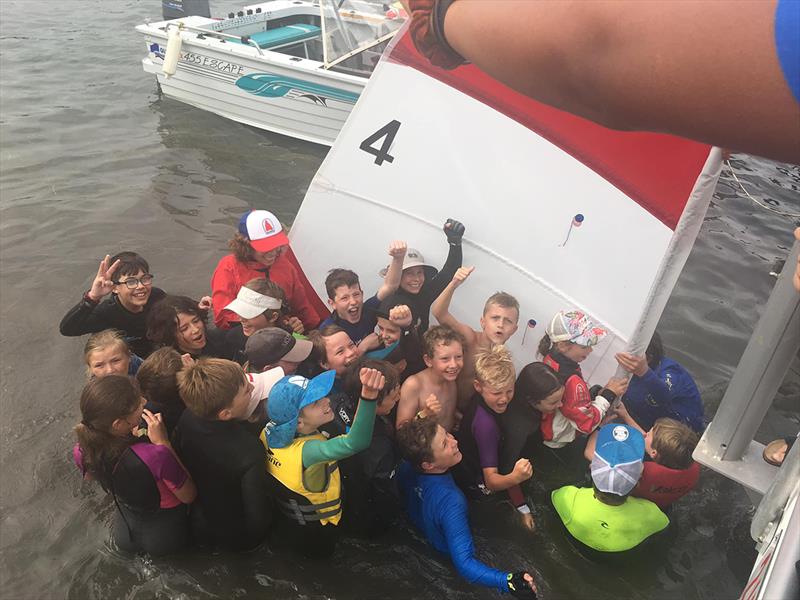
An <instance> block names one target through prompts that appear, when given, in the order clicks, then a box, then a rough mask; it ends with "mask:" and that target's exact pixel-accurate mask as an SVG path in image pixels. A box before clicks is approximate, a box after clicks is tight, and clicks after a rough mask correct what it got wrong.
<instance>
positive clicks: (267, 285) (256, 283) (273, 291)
mask: <svg viewBox="0 0 800 600" xmlns="http://www.w3.org/2000/svg"><path fill="white" fill-rule="evenodd" d="M244 287H246V288H247V289H249V290H253V291H254V292H256V293H258V294H261V295H262V296H269V297H270V298H275V299H276V300H280V301H281V307H280V308H278V309H274V308H268V309H267V310H265V311H264V312H263V313H261V314H262V315H264V316H265V317H266V318H267V321H270V322H271V321H272V318H273V317H274V316H275V315H276V314H277V315H278V319H280V317H282V316H284V315H285V314H288V312H289V308H288V306H286V292H284V291H283V288H282V287H281V286H279V285H278V284H277V283H275V282H274V281H271V280H269V279H266V278H264V277H257V278H255V279H251V280H250V281H248V282H247V283H245V284H244Z"/></svg>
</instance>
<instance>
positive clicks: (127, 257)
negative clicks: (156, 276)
mask: <svg viewBox="0 0 800 600" xmlns="http://www.w3.org/2000/svg"><path fill="white" fill-rule="evenodd" d="M117 261H120V264H119V268H118V269H117V271H116V273H114V275H115V278H116V279H117V281H119V276H120V275H136V274H137V273H138V272H139V271H141V272H142V273H149V272H150V265H148V264H147V261H146V260H145V259H144V258H142V257H141V256H140V255H138V254H136V252H128V251H125V252H118V253H117V254H115V255H114V256H112V257H111V262H109V263H108V264H110V265H113V264H114V263H115V262H117Z"/></svg>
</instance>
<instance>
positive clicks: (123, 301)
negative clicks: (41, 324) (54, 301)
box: [59, 252, 166, 358]
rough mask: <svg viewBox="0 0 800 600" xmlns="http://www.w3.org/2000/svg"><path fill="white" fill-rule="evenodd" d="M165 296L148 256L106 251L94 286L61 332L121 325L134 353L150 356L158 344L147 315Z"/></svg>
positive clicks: (79, 332) (71, 312) (66, 317)
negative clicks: (155, 284)
mask: <svg viewBox="0 0 800 600" xmlns="http://www.w3.org/2000/svg"><path fill="white" fill-rule="evenodd" d="M106 296H108V298H105V297H106ZM165 296H166V294H165V293H164V291H163V290H161V289H159V288H157V287H153V275H151V274H150V266H149V265H148V264H147V261H146V260H145V259H144V258H142V257H141V256H139V255H138V254H136V253H135V252H120V253H119V254H115V255H114V256H108V255H106V257H105V258H104V259H103V260H102V261H100V266H99V267H98V269H97V275H95V278H94V281H93V282H92V287H91V288H89V290H88V291H87V292H85V293H84V294H83V298H82V299H81V301H80V302H78V304H76V305H75V306H73V307H72V308H71V309H70V310H69V312H67V314H66V315H64V318H63V319H61V325H60V326H59V329H60V331H61V335H66V336H78V335H83V334H85V333H97V332H99V331H103V330H104V329H119V330H120V331H122V333H123V334H124V335H125V339H126V341H127V342H128V345H129V346H130V348H131V350H132V351H133V352H134V354H136V355H138V356H140V357H142V358H146V357H147V355H148V354H150V353H151V352H152V351H153V350H155V348H156V347H157V346H156V345H155V344H153V343H152V342H151V341H148V340H147V339H146V336H145V334H146V332H147V326H146V319H147V315H148V314H149V312H150V309H152V308H153V306H154V305H155V304H156V303H157V302H158V301H159V300H161V299H162V298H164V297H165ZM104 298H105V300H104Z"/></svg>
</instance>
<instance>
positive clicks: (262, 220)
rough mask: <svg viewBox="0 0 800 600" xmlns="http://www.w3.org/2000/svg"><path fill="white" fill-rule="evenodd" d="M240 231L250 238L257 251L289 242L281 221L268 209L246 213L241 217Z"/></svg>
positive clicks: (263, 250) (267, 250)
mask: <svg viewBox="0 0 800 600" xmlns="http://www.w3.org/2000/svg"><path fill="white" fill-rule="evenodd" d="M239 233H241V234H242V235H243V236H245V237H246V238H247V239H248V240H250V245H251V246H252V247H253V250H255V251H256V252H269V251H270V250H274V249H275V248H277V247H278V246H285V245H287V244H288V243H289V238H287V237H286V234H285V233H283V227H282V226H281V222H280V221H278V218H277V217H276V216H275V215H273V214H272V213H271V212H269V211H268V210H251V211H250V212H246V213H244V214H243V215H242V218H241V219H239Z"/></svg>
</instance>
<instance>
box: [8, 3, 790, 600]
mask: <svg viewBox="0 0 800 600" xmlns="http://www.w3.org/2000/svg"><path fill="white" fill-rule="evenodd" d="M237 6H238V5H234V4H232V3H231V2H217V3H216V4H214V5H213V10H214V13H215V14H222V13H224V12H227V11H228V10H229V9H230V8H234V7H237ZM159 15H160V2H158V1H157V0H147V1H142V2H134V1H123V0H117V1H112V0H107V1H102V2H101V1H99V0H98V1H90V0H85V1H80V2H65V1H61V2H45V1H44V0H40V1H34V0H29V1H23V0H2V1H0V61H1V64H0V71H1V72H2V84H1V88H0V103H1V104H2V115H1V116H0V141H1V142H2V147H1V149H0V160H1V161H2V176H1V177H0V185H1V186H2V187H1V192H2V195H1V196H0V252H1V253H2V254H1V255H0V258H1V259H2V282H1V284H0V285H1V287H0V296H1V297H2V319H0V343H1V344H2V346H1V349H0V351H1V352H2V357H1V359H2V360H0V369H1V370H0V377H1V379H0V394H2V402H1V403H0V410H1V411H2V418H0V440H1V442H0V444H1V445H0V450H1V453H0V459H1V460H2V462H1V463H0V466H1V467H2V479H1V480H0V483H1V485H0V518H1V519H2V520H1V521H0V578H2V581H1V583H2V587H1V588H0V596H2V597H3V598H74V599H85V598H103V599H106V598H131V599H133V598H135V599H140V598H141V599H144V598H216V597H222V598H229V597H234V598H236V597H243V596H248V595H252V596H253V597H256V596H257V597H269V598H327V597H336V598H355V597H358V598H375V597H383V598H410V597H414V598H443V597H448V598H485V597H491V596H493V595H494V593H493V592H488V591H486V590H483V589H479V588H475V587H472V586H469V585H467V584H465V583H464V582H462V581H460V580H459V579H458V577H457V576H455V574H454V572H453V571H452V569H451V568H450V566H449V565H448V564H446V563H444V562H442V561H439V560H437V559H436V556H435V554H434V552H432V551H431V550H430V549H429V548H428V547H427V546H426V545H425V543H424V542H423V540H422V539H421V538H420V536H419V535H417V534H415V533H414V532H413V531H410V530H409V529H408V528H407V527H405V526H404V527H400V528H398V530H397V531H395V532H393V533H392V534H391V535H390V536H389V537H388V539H385V540H381V541H379V542H369V541H364V540H358V539H346V540H345V541H344V543H343V544H342V545H341V547H340V549H339V551H338V552H337V554H336V556H335V557H334V558H333V559H332V560H331V561H329V562H326V563H323V564H314V563H305V562H301V561H298V560H297V559H296V558H295V557H294V556H292V555H291V554H288V553H287V552H285V551H284V550H283V548H282V547H281V543H280V541H278V542H277V543H276V544H274V545H273V546H271V547H270V548H268V549H263V550H259V551H258V552H255V553H252V554H247V555H235V556H234V555H226V554H217V555H204V554H200V553H189V554H186V555H184V556H181V557H178V558H174V559H170V560H150V559H144V558H129V557H126V556H123V555H120V554H118V553H116V552H115V551H113V550H111V549H110V548H109V547H108V545H107V537H108V522H109V519H110V517H111V512H112V510H111V506H110V503H109V502H108V500H107V498H106V497H105V496H104V494H103V493H102V492H101V491H99V489H98V487H97V486H93V485H82V484H81V482H80V478H79V477H78V475H77V473H76V470H75V467H74V466H73V465H72V464H71V463H70V460H69V449H70V447H71V446H72V444H73V436H72V432H71V428H72V426H73V425H74V423H76V422H77V420H78V409H77V399H78V394H79V391H80V388H81V385H82V383H83V381H84V375H83V372H82V367H81V348H82V344H83V341H84V340H81V339H74V338H63V337H61V336H59V334H58V322H59V320H60V318H61V316H62V315H63V313H64V312H65V311H66V310H67V309H68V308H69V307H70V306H71V305H72V304H73V303H75V302H76V301H77V300H78V298H79V297H80V294H81V293H82V291H84V290H86V289H87V288H88V287H89V285H90V283H91V280H92V275H93V273H94V272H95V270H96V268H97V262H98V260H99V258H101V257H102V256H103V255H104V254H106V253H112V254H113V253H114V252H116V251H119V250H120V249H136V250H139V251H141V252H142V253H143V254H144V255H145V256H146V257H147V258H148V260H149V261H150V264H151V266H152V270H153V272H154V273H155V274H156V276H157V278H158V279H157V284H158V285H160V286H162V287H165V288H167V289H168V290H170V291H172V292H177V293H184V294H188V295H192V296H195V297H197V296H199V295H201V294H203V293H205V292H207V291H208V286H209V278H210V274H211V272H212V270H213V268H214V266H215V264H216V261H217V260H218V259H219V257H220V256H222V255H223V254H224V253H225V251H226V247H225V243H226V240H227V239H228V237H229V235H230V234H231V232H232V226H233V225H234V223H235V221H236V219H237V217H238V215H240V214H241V212H243V210H245V209H246V208H247V207H268V208H270V209H271V210H273V211H274V212H276V213H277V214H278V215H279V216H280V217H281V218H282V219H284V220H285V221H287V222H291V220H292V219H293V216H294V214H295V213H296V211H297V208H298V206H299V204H300V202H301V200H302V198H303V195H304V192H305V189H306V187H307V185H308V183H309V181H310V180H311V177H312V176H313V174H314V172H315V171H316V169H317V167H318V166H319V164H320V162H321V160H322V158H323V157H324V153H325V150H324V149H323V148H320V147H317V146H313V145H310V144H306V143H303V142H298V141H294V140H290V139H287V138H283V137H280V136H275V135H270V134H267V133H264V132H260V131H256V130H253V129H249V128H247V127H244V126H240V125H237V124H235V123H232V122H229V121H225V120H223V119H220V118H218V117H215V116H213V115H210V114H207V113H203V112H200V111H198V110H195V109H193V108H190V107H187V106H185V105H182V104H180V103H177V102H174V101H171V100H168V99H163V98H160V97H159V95H158V90H157V87H156V85H155V81H154V80H153V79H152V78H151V77H150V76H147V75H145V74H144V73H143V72H142V71H141V68H140V64H139V61H140V60H141V58H142V56H143V54H144V48H143V43H142V42H141V41H140V40H139V39H138V38H137V36H136V35H135V33H134V31H133V27H134V26H135V25H136V24H138V23H140V22H143V21H144V20H145V18H146V17H152V18H157V17H158V16H159ZM734 166H735V168H736V169H737V171H738V172H739V173H740V177H742V178H743V179H744V180H745V182H746V185H748V186H749V189H750V190H751V193H753V194H754V195H756V196H757V197H759V198H762V199H769V200H770V201H772V202H774V203H775V205H776V206H777V207H778V208H782V209H784V210H789V211H792V212H798V210H800V209H799V208H798V207H800V202H798V186H800V170H798V169H797V168H796V167H791V168H788V167H785V166H782V165H776V164H774V163H770V162H767V161H762V160H759V159H754V158H750V157H744V156H738V157H735V160H734ZM793 226H794V224H793V222H792V220H791V219H788V218H785V217H780V216H777V215H774V214H771V213H768V212H766V211H763V210H761V209H759V208H757V207H755V206H754V205H753V204H752V203H750V201H749V200H744V199H742V198H740V197H739V195H737V191H736V188H735V186H734V184H733V182H732V180H730V179H729V178H728V177H727V176H725V177H723V179H722V181H721V183H720V185H719V187H718V191H717V199H716V201H715V203H714V205H713V206H712V208H711V210H710V211H709V215H708V217H707V219H706V222H705V224H704V227H703V230H702V232H701V234H700V238H699V240H698V243H697V245H696V247H695V250H694V252H693V254H692V256H691V258H690V259H689V262H688V264H687V267H686V269H685V272H684V274H683V276H682V278H681V280H680V282H679V284H678V287H677V289H676V290H675V293H674V295H673V297H672V300H671V301H670V304H669V306H668V307H667V310H666V313H665V315H664V317H663V319H662V323H661V331H662V334H663V336H664V338H665V340H666V342H667V345H668V347H669V350H670V353H671V355H672V356H674V357H675V358H677V359H678V360H679V361H681V362H683V363H684V364H685V365H686V366H687V367H688V368H689V369H690V370H691V371H692V372H693V373H694V375H695V376H696V378H697V380H698V383H699V384H700V386H701V388H702V389H703V392H704V398H705V401H706V404H707V406H708V413H709V415H711V414H713V410H714V409H715V407H716V405H717V404H718V403H719V399H720V398H721V395H722V393H723V391H724V388H725V385H726V382H727V380H728V378H729V377H730V375H731V373H732V371H733V368H734V367H735V365H736V363H737V361H738V359H739V356H740V355H741V352H742V351H743V349H744V345H745V344H746V341H747V338H748V336H749V333H750V331H751V330H752V328H753V326H754V324H755V322H756V320H757V318H758V316H759V314H760V310H761V307H762V306H763V304H764V301H765V299H766V297H767V295H768V293H769V291H770V289H771V286H772V285H773V282H774V280H773V279H772V278H771V277H770V276H769V275H768V273H769V270H770V267H771V265H772V263H773V262H774V261H775V259H777V258H782V257H784V256H785V254H786V249H787V247H788V245H789V244H790V243H791V230H792V228H793ZM387 235H388V236H390V237H397V236H401V235H402V232H387ZM797 401H798V388H797V387H796V385H794V384H791V383H787V384H786V385H784V387H783V388H782V390H781V395H780V401H779V403H778V405H777V410H774V411H772V412H771V414H770V417H768V419H767V420H766V421H765V424H764V426H763V428H762V430H763V431H762V432H761V435H762V437H764V438H771V437H774V436H776V435H778V434H784V433H789V432H791V430H792V428H795V430H796V428H797V418H796V412H794V411H795V410H796V403H797ZM530 491H531V494H532V495H533V497H534V499H535V500H536V501H537V505H538V508H537V518H538V523H539V530H538V533H536V534H535V535H532V536H531V535H527V534H525V533H523V532H521V531H519V530H518V529H516V528H515V527H514V525H513V524H512V523H511V522H510V521H509V519H508V514H507V511H506V510H505V509H504V510H497V509H495V508H492V507H486V506H478V507H476V510H475V515H474V518H473V521H474V528H475V534H476V535H475V537H476V545H477V547H478V548H479V551H480V555H481V557H482V558H483V559H485V560H486V561H487V562H489V563H490V564H495V565H498V566H503V565H506V566H511V565H520V564H523V563H527V564H528V565H530V566H531V567H532V568H534V569H535V570H536V571H537V573H538V577H539V579H540V581H541V582H542V584H541V587H542V588H543V590H542V594H541V597H542V598H564V597H575V598H586V597H592V598H598V599H603V598H674V597H682V598H684V599H686V600H691V599H712V598H719V599H728V598H731V597H735V596H736V595H737V594H738V591H739V589H740V588H741V585H742V582H743V580H744V579H745V578H746V576H747V574H748V572H749V568H750V564H749V563H748V561H751V560H752V556H753V552H752V542H751V541H750V539H749V537H748V535H747V526H748V517H749V515H750V514H751V509H750V506H749V504H748V503H747V500H746V498H745V497H744V494H743V493H742V492H741V491H740V490H739V488H738V487H736V486H735V485H733V484H731V483H728V482H727V481H725V480H723V479H721V478H718V477H716V476H714V475H712V474H710V473H706V474H705V477H704V479H703V480H702V485H701V487H700V489H698V490H697V491H695V492H693V493H692V495H691V496H690V497H689V498H688V499H687V500H685V501H684V502H682V503H680V504H679V505H678V506H676V507H675V508H676V510H675V511H674V513H673V521H675V522H676V523H677V531H676V534H675V539H674V540H673V542H672V543H671V546H670V547H668V548H665V549H664V550H663V553H664V554H663V556H661V557H660V558H658V560H657V561H655V562H654V563H653V564H649V563H648V564H647V565H645V564H643V565H631V568H630V569H629V570H627V571H624V572H616V571H613V570H609V569H607V568H602V567H599V566H597V565H593V564H591V563H589V562H587V561H586V560H584V559H582V558H581V557H580V556H579V555H577V554H576V553H575V552H574V551H573V550H572V549H571V547H570V546H569V544H568V543H567V542H566V540H565V538H564V536H563V534H562V533H561V531H560V529H559V526H558V523H557V522H556V521H555V520H554V518H553V515H552V513H551V511H550V510H549V509H548V507H547V502H546V498H547V493H546V491H545V489H544V487H543V484H542V482H535V483H534V484H533V485H532V487H531V490H530Z"/></svg>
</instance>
